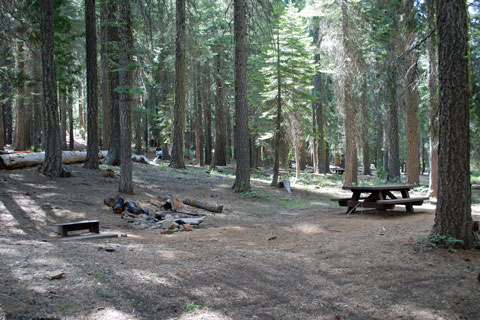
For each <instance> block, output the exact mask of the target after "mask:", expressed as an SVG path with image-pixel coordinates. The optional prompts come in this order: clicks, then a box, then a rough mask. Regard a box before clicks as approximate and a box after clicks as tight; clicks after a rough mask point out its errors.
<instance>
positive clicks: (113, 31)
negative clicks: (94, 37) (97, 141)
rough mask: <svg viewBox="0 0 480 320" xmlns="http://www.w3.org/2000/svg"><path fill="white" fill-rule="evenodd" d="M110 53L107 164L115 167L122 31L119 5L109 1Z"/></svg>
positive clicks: (108, 32)
mask: <svg viewBox="0 0 480 320" xmlns="http://www.w3.org/2000/svg"><path fill="white" fill-rule="evenodd" d="M107 3H108V27H107V28H108V30H107V37H108V51H109V54H110V64H109V80H110V106H111V109H110V116H111V123H110V129H111V131H110V148H109V149H108V156H107V159H106V163H108V164H110V165H114V166H118V165H119V164H120V162H121V161H120V110H119V103H120V101H119V99H120V97H119V93H118V92H117V90H118V89H119V86H120V84H119V82H120V80H119V72H118V71H117V70H115V69H118V66H119V65H120V62H119V61H118V55H119V52H118V49H117V48H119V46H120V37H119V34H120V31H119V27H118V26H117V24H116V22H117V17H118V4H117V2H116V1H108V2H107Z"/></svg>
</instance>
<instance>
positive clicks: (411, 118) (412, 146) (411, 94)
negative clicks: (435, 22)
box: [403, 0, 420, 186]
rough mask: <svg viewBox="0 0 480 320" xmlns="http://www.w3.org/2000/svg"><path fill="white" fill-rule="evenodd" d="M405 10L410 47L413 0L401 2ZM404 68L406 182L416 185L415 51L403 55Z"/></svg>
mask: <svg viewBox="0 0 480 320" xmlns="http://www.w3.org/2000/svg"><path fill="white" fill-rule="evenodd" d="M403 10H404V12H405V17H406V19H405V47H406V48H410V47H411V46H412V45H413V42H414V40H415V13H416V10H415V7H414V2H413V0H405V1H404V3H403ZM405 69H406V76H405V80H406V93H405V103H406V105H405V109H406V130H405V131H406V133H407V183H409V184H414V185H416V186H418V185H419V183H420V154H419V147H420V146H419V134H418V94H417V87H416V79H417V52H416V50H411V51H410V52H408V53H407V54H406V55H405Z"/></svg>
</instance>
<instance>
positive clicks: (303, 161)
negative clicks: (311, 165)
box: [300, 139, 325, 171]
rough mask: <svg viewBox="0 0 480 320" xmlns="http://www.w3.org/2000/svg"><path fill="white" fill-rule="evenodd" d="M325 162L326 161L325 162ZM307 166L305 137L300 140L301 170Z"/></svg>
mask: <svg viewBox="0 0 480 320" xmlns="http://www.w3.org/2000/svg"><path fill="white" fill-rule="evenodd" d="M324 163H325V162H324ZM305 168H307V143H306V142H305V139H301V141H300V170H302V171H303V170H305Z"/></svg>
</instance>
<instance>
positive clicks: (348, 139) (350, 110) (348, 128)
mask: <svg viewBox="0 0 480 320" xmlns="http://www.w3.org/2000/svg"><path fill="white" fill-rule="evenodd" d="M347 10H348V9H347V1H346V0H342V32H343V35H342V37H343V40H342V42H343V54H344V67H345V73H346V74H345V76H344V77H345V79H344V85H343V95H344V104H345V172H344V180H343V184H344V185H346V186H347V185H352V184H354V183H355V184H356V183H357V171H356V170H355V168H356V163H357V160H356V152H355V120H354V118H355V106H354V105H353V101H352V97H351V90H352V81H353V80H352V77H353V74H352V71H351V70H350V68H351V61H353V57H352V52H351V48H350V35H349V33H350V26H349V17H348V11H347Z"/></svg>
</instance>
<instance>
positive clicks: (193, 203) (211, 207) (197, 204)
mask: <svg viewBox="0 0 480 320" xmlns="http://www.w3.org/2000/svg"><path fill="white" fill-rule="evenodd" d="M183 203H185V204H188V205H189V206H192V207H196V208H200V209H205V210H208V211H211V212H218V213H221V212H222V211H223V205H217V204H207V203H203V202H201V201H198V200H192V199H183Z"/></svg>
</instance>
